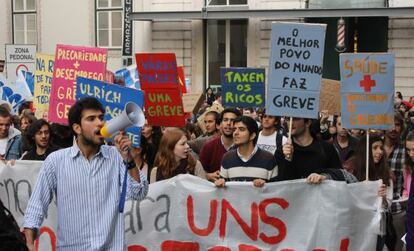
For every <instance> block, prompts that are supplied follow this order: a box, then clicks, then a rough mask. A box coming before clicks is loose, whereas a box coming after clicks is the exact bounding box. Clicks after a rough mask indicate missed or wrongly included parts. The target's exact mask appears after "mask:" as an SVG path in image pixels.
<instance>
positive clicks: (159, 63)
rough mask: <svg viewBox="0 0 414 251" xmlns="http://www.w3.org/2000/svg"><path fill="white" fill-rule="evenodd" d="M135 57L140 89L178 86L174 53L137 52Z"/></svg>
mask: <svg viewBox="0 0 414 251" xmlns="http://www.w3.org/2000/svg"><path fill="white" fill-rule="evenodd" d="M135 57H136V62H137V69H138V75H139V82H140V84H141V89H142V90H148V89H158V88H162V89H176V88H179V86H178V81H177V62H176V59H175V54H174V53H137V54H136V55H135Z"/></svg>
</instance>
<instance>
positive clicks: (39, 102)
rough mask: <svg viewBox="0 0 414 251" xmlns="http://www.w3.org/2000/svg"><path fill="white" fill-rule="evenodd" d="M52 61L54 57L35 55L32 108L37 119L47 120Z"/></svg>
mask: <svg viewBox="0 0 414 251" xmlns="http://www.w3.org/2000/svg"><path fill="white" fill-rule="evenodd" d="M54 61H55V56H54V55H47V54H42V53H36V71H35V80H34V98H33V107H34V108H35V109H36V110H35V115H36V117H37V118H47V113H48V110H49V102H50V89H51V83H52V78H53V65H54Z"/></svg>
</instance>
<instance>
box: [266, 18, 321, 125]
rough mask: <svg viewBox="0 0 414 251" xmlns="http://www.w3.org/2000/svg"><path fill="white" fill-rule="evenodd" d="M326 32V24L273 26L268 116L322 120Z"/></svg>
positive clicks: (267, 98) (278, 24)
mask: <svg viewBox="0 0 414 251" xmlns="http://www.w3.org/2000/svg"><path fill="white" fill-rule="evenodd" d="M325 30H326V25H324V24H303V23H272V35H271V54H270V65H269V77H268V90H267V97H266V113H268V114H269V115H276V116H293V117H303V118H318V109H319V92H320V85H321V78H322V66H323V51H324V46H325ZM276 95H281V97H283V101H282V102H281V103H280V102H279V101H280V100H279V99H280V98H281V97H276ZM289 95H293V96H289ZM313 100H316V102H314V101H313ZM296 102H299V103H298V104H299V105H297V104H296Z"/></svg>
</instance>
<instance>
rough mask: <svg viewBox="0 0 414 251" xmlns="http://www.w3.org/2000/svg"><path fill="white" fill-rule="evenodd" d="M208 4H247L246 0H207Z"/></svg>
mask: <svg viewBox="0 0 414 251" xmlns="http://www.w3.org/2000/svg"><path fill="white" fill-rule="evenodd" d="M207 5H208V6H215V5H219V6H220V5H221V6H223V5H247V0H208V4H207Z"/></svg>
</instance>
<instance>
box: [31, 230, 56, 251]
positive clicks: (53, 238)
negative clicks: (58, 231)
mask: <svg viewBox="0 0 414 251" xmlns="http://www.w3.org/2000/svg"><path fill="white" fill-rule="evenodd" d="M43 233H47V234H48V235H49V238H50V245H51V246H52V251H56V235H55V232H53V230H52V229H51V228H49V227H41V228H40V230H39V238H37V239H36V241H35V249H36V250H39V242H40V241H39V240H40V236H41V235H42V234H43Z"/></svg>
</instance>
